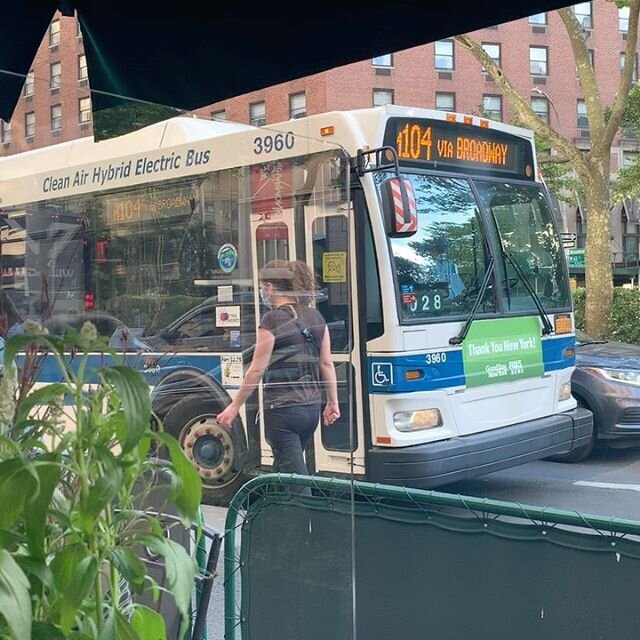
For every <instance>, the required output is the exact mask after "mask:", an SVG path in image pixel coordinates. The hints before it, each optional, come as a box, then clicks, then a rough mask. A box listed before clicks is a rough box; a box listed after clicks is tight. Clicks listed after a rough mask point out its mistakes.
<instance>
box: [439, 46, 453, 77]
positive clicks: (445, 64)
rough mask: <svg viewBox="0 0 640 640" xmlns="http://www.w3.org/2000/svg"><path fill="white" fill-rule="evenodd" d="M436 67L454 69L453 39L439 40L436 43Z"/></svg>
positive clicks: (447, 69)
mask: <svg viewBox="0 0 640 640" xmlns="http://www.w3.org/2000/svg"><path fill="white" fill-rule="evenodd" d="M434 51H435V62H434V65H435V68H436V69H442V70H444V71H451V70H452V69H453V40H438V41H436V42H435V44H434Z"/></svg>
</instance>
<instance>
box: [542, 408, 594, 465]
mask: <svg viewBox="0 0 640 640" xmlns="http://www.w3.org/2000/svg"><path fill="white" fill-rule="evenodd" d="M575 398H576V402H577V403H578V406H579V407H584V408H585V409H589V411H592V409H591V407H590V406H589V405H588V404H587V403H586V402H585V401H584V400H583V399H582V398H580V397H578V396H575ZM596 438H597V430H596V421H595V414H594V421H593V431H592V433H591V440H589V442H587V443H586V444H583V445H582V446H581V447H578V448H577V449H573V451H570V452H569V453H562V454H560V455H555V456H551V457H549V458H547V460H551V461H553V462H580V461H581V460H584V459H585V458H588V457H589V456H590V455H591V453H592V452H593V448H594V447H595V445H596Z"/></svg>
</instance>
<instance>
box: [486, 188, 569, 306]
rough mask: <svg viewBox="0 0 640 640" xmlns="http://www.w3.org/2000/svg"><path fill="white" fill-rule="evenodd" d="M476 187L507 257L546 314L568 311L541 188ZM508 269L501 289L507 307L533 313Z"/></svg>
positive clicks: (510, 267)
mask: <svg viewBox="0 0 640 640" xmlns="http://www.w3.org/2000/svg"><path fill="white" fill-rule="evenodd" d="M477 188H478V193H479V195H480V200H481V202H482V204H483V206H484V207H486V208H487V209H489V210H490V211H491V213H492V214H493V217H494V219H495V222H496V224H497V226H498V234H499V241H501V242H502V246H503V248H504V250H505V252H506V253H508V254H509V255H510V256H511V258H512V259H513V260H514V261H515V262H516V263H517V265H518V266H519V267H520V271H521V272H522V274H523V275H524V277H525V278H526V279H527V282H528V283H529V285H530V286H531V288H532V289H533V290H534V291H535V293H536V294H537V295H538V297H539V298H540V301H541V302H542V304H543V305H544V307H545V309H547V310H549V309H553V308H557V307H567V306H569V304H570V297H569V289H568V287H567V282H566V276H565V272H564V265H563V257H562V247H561V245H560V241H559V239H558V235H557V233H556V230H555V228H554V225H553V214H552V212H551V209H550V208H549V206H548V205H547V200H546V199H545V197H544V194H543V193H542V191H541V190H540V188H539V187H538V186H533V185H514V184H503V183H498V182H479V183H477ZM504 269H505V270H506V273H505V271H504V270H502V273H501V276H502V278H503V285H502V290H503V292H504V297H505V303H506V306H507V308H508V309H511V310H515V311H525V310H526V311H535V309H536V307H535V302H534V300H533V298H532V297H531V295H530V294H529V292H528V291H527V289H526V287H525V285H524V283H523V282H522V279H521V278H520V276H519V275H518V273H517V271H516V269H515V268H514V266H513V265H512V264H511V263H509V262H508V261H507V262H505V264H504Z"/></svg>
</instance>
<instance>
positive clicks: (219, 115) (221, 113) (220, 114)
mask: <svg viewBox="0 0 640 640" xmlns="http://www.w3.org/2000/svg"><path fill="white" fill-rule="evenodd" d="M211 119H212V120H226V119H227V112H226V111H225V110H224V109H219V110H218V111H212V112H211Z"/></svg>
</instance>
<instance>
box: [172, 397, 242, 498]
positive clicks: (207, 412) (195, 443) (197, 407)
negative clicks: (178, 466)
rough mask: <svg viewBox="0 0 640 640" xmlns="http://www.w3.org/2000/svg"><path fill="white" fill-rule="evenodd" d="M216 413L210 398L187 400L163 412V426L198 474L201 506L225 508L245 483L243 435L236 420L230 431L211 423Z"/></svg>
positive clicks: (214, 405)
mask: <svg viewBox="0 0 640 640" xmlns="http://www.w3.org/2000/svg"><path fill="white" fill-rule="evenodd" d="M219 410H222V408H218V407H217V406H216V403H215V401H214V400H213V399H212V398H205V397H198V396H189V397H186V398H183V399H182V400H180V401H179V402H177V403H176V404H175V406H174V407H172V408H171V409H170V410H169V411H168V412H167V414H166V415H165V417H164V420H163V424H164V430H165V431H167V432H168V433H170V434H171V435H172V436H174V437H175V438H176V439H177V440H178V443H179V444H180V447H181V448H182V450H183V451H184V453H185V455H186V456H187V458H188V459H189V460H191V463H192V464H193V466H194V468H195V469H196V471H197V472H198V475H199V476H200V479H201V480H202V502H203V503H204V504H210V505H216V506H228V504H229V502H230V501H231V498H232V497H233V496H234V494H235V493H236V491H238V489H239V488H240V487H241V486H242V485H243V484H244V482H245V481H246V480H247V477H246V474H245V472H244V470H243V468H242V464H241V459H242V456H241V453H242V451H243V450H244V447H243V446H242V445H243V434H242V425H241V423H240V420H236V422H235V424H234V425H233V427H232V429H231V430H227V429H225V428H224V427H222V426H220V425H219V424H218V423H217V422H216V420H215V416H216V414H217V413H218V411H219Z"/></svg>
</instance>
